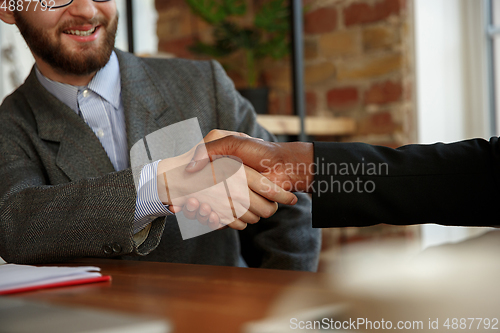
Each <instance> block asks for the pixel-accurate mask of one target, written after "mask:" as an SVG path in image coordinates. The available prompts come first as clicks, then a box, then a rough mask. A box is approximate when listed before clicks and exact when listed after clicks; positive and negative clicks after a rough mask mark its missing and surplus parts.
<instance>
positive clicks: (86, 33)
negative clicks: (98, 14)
mask: <svg viewBox="0 0 500 333" xmlns="http://www.w3.org/2000/svg"><path fill="white" fill-rule="evenodd" d="M95 30H96V28H92V29H90V30H87V31H81V30H66V31H64V33H66V34H70V35H76V36H83V37H85V36H90V35H92V34H93V33H94V32H95Z"/></svg>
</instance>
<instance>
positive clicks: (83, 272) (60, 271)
mask: <svg viewBox="0 0 500 333" xmlns="http://www.w3.org/2000/svg"><path fill="white" fill-rule="evenodd" d="M100 270H101V269H100V268H99V267H92V266H86V267H35V266H28V265H15V264H5V265H1V266H0V291H5V290H11V289H18V288H26V287H31V286H39V285H45V284H51V283H58V282H66V281H73V280H80V279H86V278H92V277H98V276H101V273H99V271H100Z"/></svg>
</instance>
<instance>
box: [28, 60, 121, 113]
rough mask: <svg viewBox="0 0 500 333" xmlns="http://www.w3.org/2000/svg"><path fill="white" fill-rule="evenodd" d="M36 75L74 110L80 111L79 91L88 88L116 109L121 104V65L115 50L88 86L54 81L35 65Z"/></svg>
mask: <svg viewBox="0 0 500 333" xmlns="http://www.w3.org/2000/svg"><path fill="white" fill-rule="evenodd" d="M35 69H36V76H37V78H38V81H40V83H41V84H42V86H44V87H45V89H47V90H48V91H49V92H50V93H51V94H52V95H54V96H55V97H56V98H57V99H59V100H60V101H61V102H63V103H64V104H66V105H67V106H69V107H70V108H71V109H72V110H73V111H75V112H76V113H79V109H78V92H79V91H81V90H84V89H85V88H88V89H90V90H92V91H93V92H95V93H96V94H98V95H99V96H101V97H102V98H103V99H105V100H106V101H107V102H108V103H110V104H111V105H112V106H113V107H114V108H115V109H118V108H119V106H120V94H121V84H120V65H119V62H118V58H117V57H116V54H115V52H114V51H113V53H112V54H111V57H110V59H109V61H108V63H107V64H106V66H104V67H103V68H101V69H100V70H99V71H98V72H97V73H96V75H94V77H93V78H92V80H91V81H90V83H89V84H88V86H86V87H85V86H83V87H82V86H72V85H69V84H65V83H61V82H56V81H52V80H51V79H49V78H47V77H45V76H44V75H43V74H42V73H41V72H40V71H39V70H38V68H37V67H36V66H35Z"/></svg>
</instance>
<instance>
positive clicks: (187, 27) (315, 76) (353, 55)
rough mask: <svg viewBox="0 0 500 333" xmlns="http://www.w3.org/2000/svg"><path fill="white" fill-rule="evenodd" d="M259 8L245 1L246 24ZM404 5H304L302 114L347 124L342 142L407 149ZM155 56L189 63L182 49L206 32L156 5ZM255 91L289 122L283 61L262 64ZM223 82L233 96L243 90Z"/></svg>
mask: <svg viewBox="0 0 500 333" xmlns="http://www.w3.org/2000/svg"><path fill="white" fill-rule="evenodd" d="M261 1H262V0H248V3H249V14H248V15H247V17H244V18H242V19H240V21H243V22H247V23H250V22H252V13H253V10H254V9H255V7H256V6H258V4H259V2H261ZM411 1H412V0H304V1H303V2H304V6H305V8H304V10H305V16H304V48H305V81H306V106H307V113H308V114H310V115H320V116H350V117H353V118H354V119H356V121H357V123H358V130H357V133H356V136H355V137H354V138H350V140H356V141H363V142H368V143H373V144H382V145H387V146H391V147H396V146H400V145H402V144H406V143H410V142H414V141H415V137H416V130H415V127H414V121H413V119H414V101H413V93H412V92H413V86H414V85H413V81H414V75H413V73H414V65H413V59H412V55H413V51H412V45H413V42H412V29H413V22H412V14H411V7H412V6H411ZM156 8H157V10H158V12H159V19H158V37H159V50H160V51H162V52H167V53H171V54H173V55H174V56H177V57H184V58H196V56H195V55H193V54H191V53H190V52H189V50H188V49H187V47H188V46H189V45H191V44H192V43H193V41H194V40H196V39H201V40H203V41H210V39H211V27H210V26H208V25H207V24H206V23H204V22H203V21H201V20H200V19H198V18H197V17H196V16H195V15H193V14H192V13H191V12H190V10H189V8H188V6H187V5H186V3H185V1H184V0H156ZM262 66H263V67H264V73H263V76H262V77H261V83H262V84H265V85H267V86H269V87H270V88H271V95H270V102H269V109H270V110H269V112H270V113H272V114H292V113H293V105H292V102H291V74H290V59H288V58H287V59H284V60H281V61H278V62H277V61H267V62H264V63H263V65H262ZM228 73H229V75H230V76H231V78H232V79H233V81H234V82H235V84H236V86H237V87H239V88H242V87H244V82H243V80H242V79H241V77H239V76H238V75H237V74H236V73H235V72H232V71H231V70H228Z"/></svg>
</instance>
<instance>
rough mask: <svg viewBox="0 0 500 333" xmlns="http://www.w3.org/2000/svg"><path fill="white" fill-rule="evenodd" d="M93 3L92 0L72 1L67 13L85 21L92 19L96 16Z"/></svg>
mask: <svg viewBox="0 0 500 333" xmlns="http://www.w3.org/2000/svg"><path fill="white" fill-rule="evenodd" d="M95 4H96V3H95V2H94V1H92V0H74V1H73V3H72V4H71V5H69V7H68V11H69V13H70V14H71V15H72V16H78V17H81V18H83V19H85V20H90V19H92V18H94V16H96V14H97V8H96V6H95Z"/></svg>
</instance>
